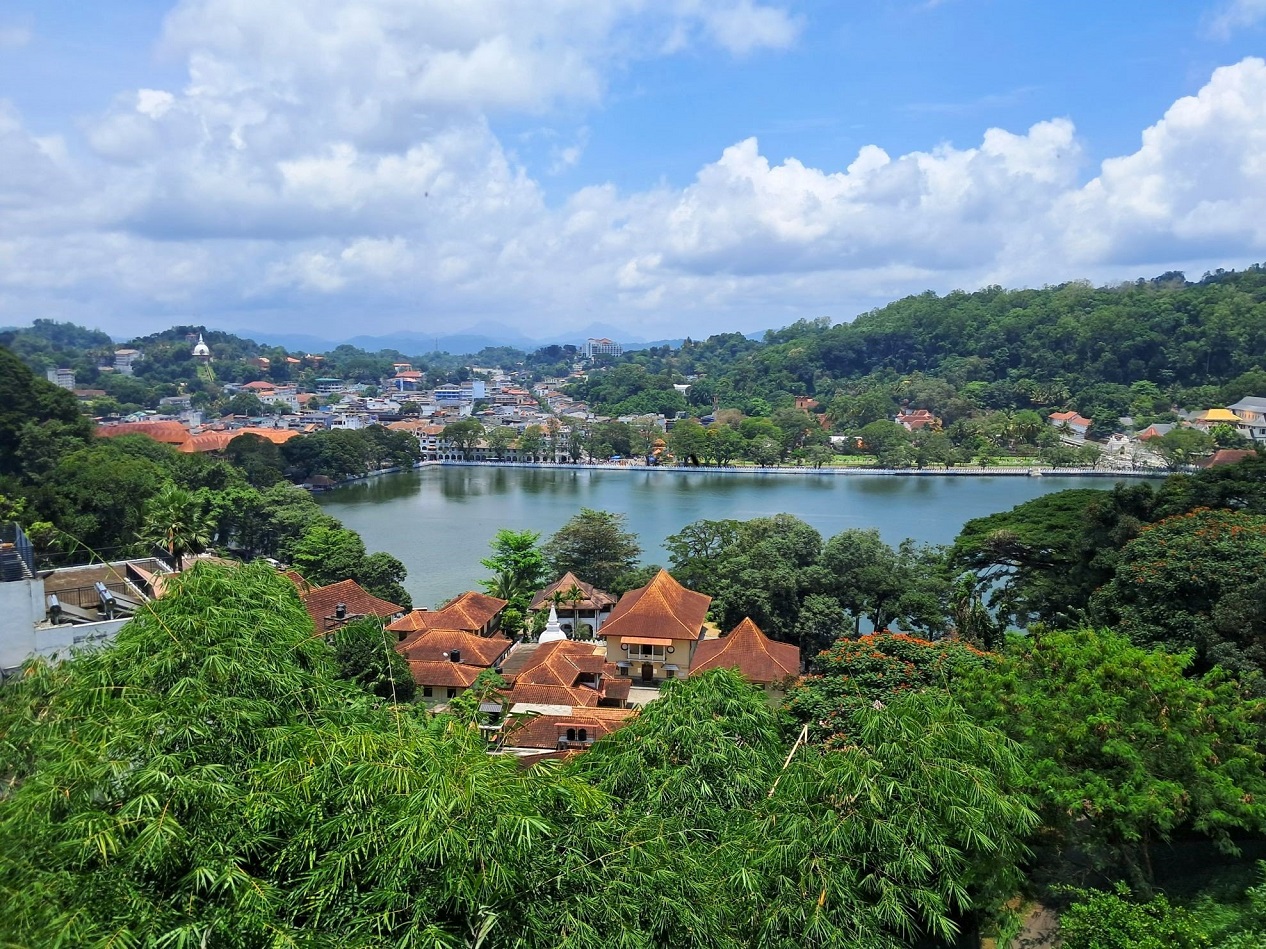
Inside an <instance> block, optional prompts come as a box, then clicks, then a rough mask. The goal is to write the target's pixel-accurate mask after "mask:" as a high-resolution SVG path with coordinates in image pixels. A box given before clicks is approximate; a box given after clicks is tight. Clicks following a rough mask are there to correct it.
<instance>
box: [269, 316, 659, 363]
mask: <svg viewBox="0 0 1266 949" xmlns="http://www.w3.org/2000/svg"><path fill="white" fill-rule="evenodd" d="M247 335H249V336H250V337H251V338H252V339H254V340H255V341H256V342H259V343H267V344H268V345H270V346H284V347H285V348H286V349H288V350H291V351H292V352H297V351H300V350H302V351H305V352H312V353H324V352H329V351H330V350H332V349H334V348H336V347H338V346H341V345H344V344H346V345H349V346H355V347H356V348H357V349H363V350H365V351H366V352H371V353H374V352H378V351H379V350H382V349H394V350H396V351H398V352H401V353H404V354H405V355H407V356H420V355H423V354H425V353H433V352H441V353H450V354H452V355H454V356H462V355H470V354H472V353H477V352H479V351H480V350H482V349H490V348H494V347H497V346H510V347H513V348H514V349H521V350H523V351H524V352H532V351H534V350H537V349H540V348H541V347H542V346H551V345H555V344H557V345H560V346H562V345H566V344H568V343H570V344H571V345H573V346H580V345H581V344H582V343H584V341H585V340H586V339H589V338H590V337H593V338H595V339H600V338H603V337H606V338H607V339H613V340H615V341H616V342H619V343H621V344H623V346H624V348H625V349H648V348H650V347H651V346H673V347H677V346H680V345H681V343H682V340H681V339H658V340H643V339H635V338H631V337H629V336H628V335H627V333H626V332H625V331H624V330H622V329H620V328H619V327H617V326H608V325H605V324H602V323H593V324H590V325H589V326H586V327H584V328H582V329H578V330H575V331H573V332H570V333H564V334H554V335H551V336H545V337H540V338H535V339H534V338H532V337H529V336H525V335H524V334H523V333H521V332H519V331H518V330H516V329H514V328H513V327H510V326H505V325H503V324H501V323H477V324H476V325H474V326H471V327H468V328H467V329H464V330H462V331H461V332H457V333H417V332H401V333H388V334H386V335H383V336H353V337H351V338H349V339H341V340H332V339H324V338H321V337H319V336H308V335H303V334H300V333H281V332H269V331H267V330H264V331H258V330H256V331H252V332H250V333H248V334H247Z"/></svg>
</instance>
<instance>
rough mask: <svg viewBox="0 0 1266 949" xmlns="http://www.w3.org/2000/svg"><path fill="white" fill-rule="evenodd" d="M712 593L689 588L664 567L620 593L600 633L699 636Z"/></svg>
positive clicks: (691, 637) (664, 636)
mask: <svg viewBox="0 0 1266 949" xmlns="http://www.w3.org/2000/svg"><path fill="white" fill-rule="evenodd" d="M711 602H712V597H710V596H705V595H704V594H702V593H695V592H694V591H693V590H687V589H686V588H685V587H683V586H682V585H681V584H680V583H678V582H677V581H676V580H674V579H673V578H672V576H670V575H669V573H668V571H667V570H661V571H660V572H659V573H657V574H656V575H655V579H653V580H652V581H651V582H650V583H648V584H647V585H646V586H644V587H641V588H639V589H637V590H630V591H629V592H628V593H626V594H624V596H622V597H620V602H619V603H617V604H616V607H615V609H614V610H612V611H611V616H610V618H609V619H608V620H607V621H606V622H605V623H603V624H602V629H600V630H598V635H599V636H645V637H649V638H651V639H662V640H668V639H698V638H699V634H700V632H701V631H702V629H703V623H704V620H705V619H707V616H708V605H709V604H710V603H711Z"/></svg>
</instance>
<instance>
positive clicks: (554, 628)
mask: <svg viewBox="0 0 1266 949" xmlns="http://www.w3.org/2000/svg"><path fill="white" fill-rule="evenodd" d="M566 638H567V634H566V633H564V632H563V627H561V626H559V625H558V610H556V609H554V607H552V606H551V607H550V608H549V620H548V621H547V622H546V624H545V631H544V632H543V633H541V639H540V642H542V643H556V642H560V641H561V640H564V639H566Z"/></svg>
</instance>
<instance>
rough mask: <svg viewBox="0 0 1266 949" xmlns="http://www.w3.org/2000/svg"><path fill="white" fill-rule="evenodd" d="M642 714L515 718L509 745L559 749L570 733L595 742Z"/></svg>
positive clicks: (593, 711)
mask: <svg viewBox="0 0 1266 949" xmlns="http://www.w3.org/2000/svg"><path fill="white" fill-rule="evenodd" d="M637 714H638V710H637V709H632V708H585V709H572V711H571V712H569V713H568V714H566V715H536V716H531V717H529V716H522V717H520V716H514V717H513V718H511V720H510V725H509V729H510V730H509V731H508V733H507V735H506V739H505V744H506V745H507V746H508V747H511V748H546V749H550V750H553V749H555V748H557V747H558V740H559V739H560V738H566V737H567V729H569V728H571V729H574V730H575V731H576V733H577V736H578V737H577V740H579V732H580V730H581V729H582V728H583V729H584V730H585V736H586V739H587V740H589V741H594V740H596V739H598V738H602V737H603V736H605V735H609V734H611V733H612V732H613V731H615V730H616V729H618V728H620V727H621V726H623V725H626V724H628V722H629V721H630V720H631V719H632V718H633V717H634V716H635V715H637Z"/></svg>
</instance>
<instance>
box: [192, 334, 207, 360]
mask: <svg viewBox="0 0 1266 949" xmlns="http://www.w3.org/2000/svg"><path fill="white" fill-rule="evenodd" d="M192 355H193V358H194V359H202V360H207V359H210V358H211V347H210V346H208V345H207V344H206V343H205V342H203V340H202V334H201V333H199V334H198V341H197V342H196V343H194V344H193V353H192Z"/></svg>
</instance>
